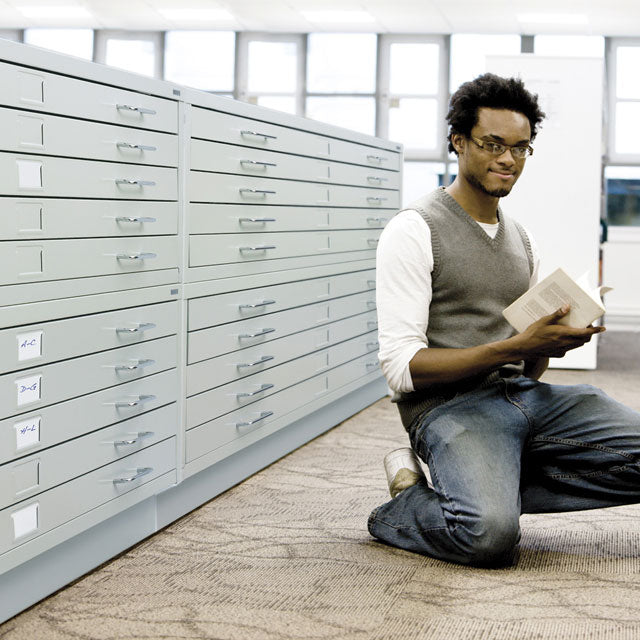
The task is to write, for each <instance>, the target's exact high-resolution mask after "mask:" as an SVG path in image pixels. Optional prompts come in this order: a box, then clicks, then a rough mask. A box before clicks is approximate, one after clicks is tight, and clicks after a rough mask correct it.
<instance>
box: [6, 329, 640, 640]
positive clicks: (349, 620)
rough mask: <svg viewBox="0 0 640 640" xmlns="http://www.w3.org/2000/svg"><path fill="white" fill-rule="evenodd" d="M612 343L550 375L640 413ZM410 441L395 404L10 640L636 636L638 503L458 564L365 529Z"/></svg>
mask: <svg viewBox="0 0 640 640" xmlns="http://www.w3.org/2000/svg"><path fill="white" fill-rule="evenodd" d="M605 336H607V338H606V340H603V343H602V348H601V364H600V369H599V371H598V372H596V373H593V372H568V371H551V372H549V373H548V374H547V377H546V379H547V381H554V382H574V381H582V380H585V381H597V383H598V384H599V386H601V387H603V388H604V389H605V390H606V391H608V392H609V393H610V394H612V395H614V396H616V397H618V398H619V399H621V400H624V401H626V402H627V403H628V404H631V405H633V406H634V408H636V409H639V410H640V395H639V394H638V389H639V388H640V371H639V368H638V365H637V363H638V362H639V361H640V360H639V359H638V356H639V355H640V348H638V347H639V346H640V345H639V343H640V334H615V335H614V334H613V333H612V334H611V335H607V334H605ZM631 362H633V366H631V365H630V366H627V364H626V363H631ZM621 385H622V386H621ZM405 443H406V436H405V434H404V432H403V431H402V428H401V426H400V423H399V419H398V417H397V414H396V409H395V407H393V406H392V405H391V404H390V403H389V401H388V400H387V399H383V400H381V401H379V402H378V403H376V404H374V405H373V406H371V407H369V408H368V409H366V410H365V411H363V412H361V413H359V414H358V415H356V416H354V417H353V418H351V419H350V420H348V421H347V422H345V423H343V424H342V425H340V426H339V427H337V428H335V429H333V430H332V431H330V432H329V433H327V434H325V435H323V436H321V437H320V438H317V439H316V440H314V441H312V442H311V443H309V444H307V445H305V446H304V447H302V448H301V449H299V450H297V451H295V452H294V453H292V454H290V455H289V456H287V457H285V458H284V459H282V460H280V461H279V462H277V463H275V464H273V465H271V466H270V467H269V468H267V469H265V470H264V471H262V472H260V473H258V474H256V475H255V476H253V477H251V478H249V479H248V480H247V481H245V482H244V483H242V484H240V485H238V486H236V487H234V488H233V489H231V490H229V491H227V492H226V493H224V494H222V495H221V496H219V497H217V498H216V499H214V500H212V501H211V502H209V503H207V504H206V505H204V506H202V507H201V508H199V509H197V510H196V511H194V512H192V513H190V514H189V515H187V516H186V517H184V518H182V519H181V520H179V521H178V522H176V523H174V524H173V525H171V526H169V527H168V528H167V529H165V530H164V531H162V532H160V533H159V534H157V535H155V536H154V537H152V538H149V539H148V540H146V541H144V542H142V543H141V544H139V545H137V546H136V547H134V548H133V549H131V550H130V551H128V552H127V553H125V554H123V555H122V556H120V557H118V558H116V559H115V560H113V561H111V562H110V563H108V564H106V565H104V566H103V567H101V568H100V569H98V570H96V571H95V572H93V573H91V574H90V575H88V576H85V577H84V578H83V579H81V580H79V581H77V582H76V583H75V584H73V585H71V586H69V587H68V588H66V589H64V590H62V591H60V592H59V593H57V594H55V595H54V596H52V597H50V598H48V599H47V600H45V601H43V602H41V603H40V604H38V605H36V606H34V607H33V608H31V609H30V610H28V611H26V612H24V613H23V614H21V615H19V616H17V617H16V618H13V619H12V620H10V621H9V622H7V623H5V624H4V625H1V626H0V638H1V639H2V640H40V639H42V640H58V639H72V638H73V639H87V640H98V639H100V640H115V639H123V640H125V639H126V640H142V639H145V640H150V639H174V638H175V639H178V638H179V639H187V638H188V639H211V640H213V639H219V640H235V639H237V640H282V639H285V638H287V639H292V640H302V639H335V640H351V639H353V640H356V639H358V640H365V639H366V640H414V639H416V640H417V639H437V640H458V639H463V640H467V639H469V640H521V639H522V640H524V639H534V638H535V639H541V638H545V639H546V638H548V639H553V640H565V639H566V640H569V639H571V640H573V639H584V640H587V639H589V640H605V639H606V640H613V639H615V640H627V639H628V640H631V639H637V638H640V579H639V574H640V527H639V526H638V524H639V517H640V506H632V507H618V508H615V509H607V510H600V511H590V512H577V513H571V514H559V515H552V516H550V515H544V516H523V518H522V528H523V536H522V541H521V544H520V551H519V558H518V561H517V563H516V565H515V566H513V567H511V568H508V569H498V570H483V569H470V568H464V567H457V566H453V565H449V564H446V563H443V562H439V561H437V560H432V559H430V558H426V557H422V556H418V555H415V554H411V553H408V552H404V551H399V550H397V549H393V548H390V547H387V546H385V545H382V544H379V543H377V542H376V541H374V540H373V539H372V538H371V537H370V536H369V534H368V533H367V530H366V518H367V515H368V513H369V511H370V509H371V508H372V507H374V506H375V505H377V504H378V503H380V502H382V501H383V500H386V499H387V498H386V495H387V494H386V487H385V480H384V470H383V468H382V464H381V460H382V457H383V455H384V454H385V453H386V452H387V451H388V450H389V449H391V448H394V447H397V446H399V445H404V444H405Z"/></svg>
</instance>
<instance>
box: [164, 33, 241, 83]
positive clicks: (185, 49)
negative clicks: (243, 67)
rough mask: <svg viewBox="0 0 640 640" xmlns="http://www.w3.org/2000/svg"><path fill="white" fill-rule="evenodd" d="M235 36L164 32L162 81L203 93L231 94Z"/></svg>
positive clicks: (232, 34)
mask: <svg viewBox="0 0 640 640" xmlns="http://www.w3.org/2000/svg"><path fill="white" fill-rule="evenodd" d="M234 59H235V33H233V32H232V31H168V32H167V33H166V34H165V57H164V78H165V79H166V80H169V81H171V82H176V83H177V84H183V85H186V86H188V87H195V88H196V89H202V90H204V91H211V92H224V93H227V94H232V93H233V74H234V66H235V60H234Z"/></svg>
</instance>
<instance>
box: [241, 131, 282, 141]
mask: <svg viewBox="0 0 640 640" xmlns="http://www.w3.org/2000/svg"><path fill="white" fill-rule="evenodd" d="M240 135H241V136H242V137H243V138H244V137H245V136H255V137H256V138H264V139H265V140H277V139H278V136H272V135H269V134H268V133H260V132H259V131H249V130H247V129H245V130H244V131H240Z"/></svg>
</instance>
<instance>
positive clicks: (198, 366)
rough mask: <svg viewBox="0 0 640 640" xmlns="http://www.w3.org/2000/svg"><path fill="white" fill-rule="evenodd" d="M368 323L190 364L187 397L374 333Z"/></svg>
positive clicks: (348, 323)
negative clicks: (370, 332)
mask: <svg viewBox="0 0 640 640" xmlns="http://www.w3.org/2000/svg"><path fill="white" fill-rule="evenodd" d="M368 321H369V320H368V319H366V318H363V317H362V316H353V317H351V318H345V319H343V320H338V321H337V322H334V323H331V324H327V325H323V326H322V327H319V328H314V329H307V330H306V331H300V332H299V333H295V334H292V335H289V336H287V337H284V338H280V339H277V340H272V341H271V342H268V343H265V344H261V345H256V346H253V347H247V348H246V349H242V350H241V351H234V352H232V353H228V354H225V355H222V356H218V357H216V358H211V359H209V360H203V361H201V362H198V363H195V364H192V365H189V366H187V372H186V379H187V396H192V395H195V394H196V393H201V392H203V391H206V390H207V389H213V388H214V387H218V386H220V385H223V384H225V383H227V382H231V381H232V380H238V379H240V378H245V377H247V376H250V375H253V374H254V373H260V372H263V371H266V370H267V369H271V368H272V367H275V366H277V365H280V364H282V363H284V362H287V361H289V360H293V359H295V358H299V357H301V356H303V355H305V354H307V353H312V352H314V351H319V350H320V349H325V348H326V347H329V346H330V345H332V344H336V343H338V342H343V341H345V340H349V339H351V338H353V337H354V336H358V335H362V334H366V333H367V331H370V329H369V328H368ZM372 341H374V340H373V338H372V337H371V336H369V342H372ZM376 348H377V347H376ZM354 357H355V356H354Z"/></svg>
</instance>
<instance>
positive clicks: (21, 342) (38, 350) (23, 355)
mask: <svg viewBox="0 0 640 640" xmlns="http://www.w3.org/2000/svg"><path fill="white" fill-rule="evenodd" d="M17 337H18V360H20V361H22V360H31V359H32V358H39V357H40V356H41V355H42V331H30V332H29V333H20V334H18V336H17Z"/></svg>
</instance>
